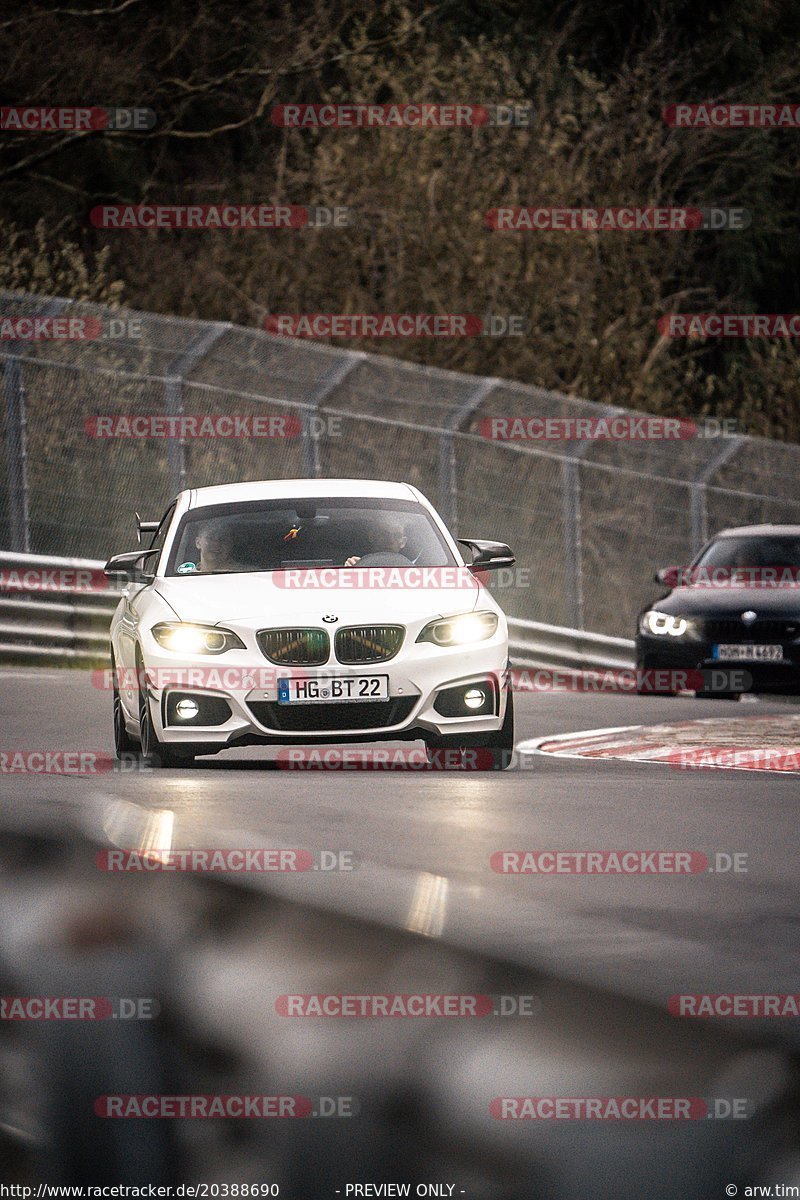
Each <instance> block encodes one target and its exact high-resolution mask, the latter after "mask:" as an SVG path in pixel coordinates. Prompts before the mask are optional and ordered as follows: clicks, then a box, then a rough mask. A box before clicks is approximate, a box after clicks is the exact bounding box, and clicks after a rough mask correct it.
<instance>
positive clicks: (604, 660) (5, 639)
mask: <svg viewBox="0 0 800 1200" xmlns="http://www.w3.org/2000/svg"><path fill="white" fill-rule="evenodd" d="M102 570H103V563H102V562H100V561H99V560H95V559H89V558H50V557H45V556H41V555H37V554H12V553H8V552H0V663H5V664H10V663H31V664H35V663H37V662H50V661H54V662H59V663H62V664H64V665H74V666H84V665H89V664H92V663H97V662H99V661H101V660H105V659H106V658H107V648H108V626H109V624H110V621H111V617H112V614H113V612H114V609H115V607H116V605H117V601H118V600H119V594H120V593H119V589H117V588H115V587H114V585H113V583H112V582H111V581H110V580H109V581H108V587H107V588H105V587H104V588H103V589H102V590H99V591H98V590H89V589H80V588H78V589H76V588H71V587H64V586H58V576H59V575H60V574H64V575H65V574H66V573H68V572H76V573H77V572H83V573H84V574H85V575H89V576H91V578H92V580H95V581H96V580H97V579H98V577H100V578H102ZM32 571H36V572H37V573H39V574H37V578H33V577H31V576H30V572H32ZM44 572H49V573H52V574H53V575H54V576H56V579H55V580H54V581H53V585H52V586H49V585H48V581H47V579H46V578H45V580H44V583H43V582H42V579H41V573H44ZM508 625H509V631H510V634H511V639H510V645H511V660H512V663H513V664H514V666H518V667H557V668H565V669H567V670H569V669H572V670H581V669H583V668H600V669H603V670H618V669H623V668H626V667H632V666H633V661H634V660H633V641H632V640H629V639H627V638H618V637H608V636H606V635H605V634H600V633H586V632H585V631H583V630H577V629H565V628H563V627H562V626H560V625H546V624H543V623H542V622H539V621H522V620H517V619H515V618H510V619H509V622H508Z"/></svg>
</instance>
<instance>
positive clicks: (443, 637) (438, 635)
mask: <svg viewBox="0 0 800 1200" xmlns="http://www.w3.org/2000/svg"><path fill="white" fill-rule="evenodd" d="M496 630H497V613H493V612H477V613H462V614H461V615H460V616H458V617H448V618H447V619H446V620H444V621H431V623H430V625H426V626H425V628H424V629H423V630H422V632H421V633H420V635H419V636H418V638H417V641H418V642H433V643H434V644H435V645H436V646H467V645H469V643H470V642H485V641H486V639H487V638H490V637H492V636H493V635H494V633H495V632H496Z"/></svg>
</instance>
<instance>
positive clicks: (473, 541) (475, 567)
mask: <svg viewBox="0 0 800 1200" xmlns="http://www.w3.org/2000/svg"><path fill="white" fill-rule="evenodd" d="M458 540H459V542H460V543H461V545H462V546H469V548H470V550H472V552H473V558H472V562H471V563H470V564H469V569H470V571H497V570H499V569H500V567H513V565H514V563H515V562H516V561H517V560H516V558H515V557H514V555H513V553H512V552H511V550H510V549H509V548H508V546H507V545H506V544H505V542H485V541H482V540H480V539H478V538H459V539H458Z"/></svg>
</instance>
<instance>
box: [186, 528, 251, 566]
mask: <svg viewBox="0 0 800 1200" xmlns="http://www.w3.org/2000/svg"><path fill="white" fill-rule="evenodd" d="M194 544H195V546H197V549H198V550H199V551H200V562H199V564H198V567H197V569H198V571H240V570H242V564H241V563H238V562H237V561H236V559H235V557H234V554H233V550H232V549H231V544H230V537H229V536H228V534H227V533H226V532H225V529H224V527H223V526H221V525H212V524H208V525H204V526H203V527H202V529H201V530H200V532H199V533H198V535H197V537H196V538H195V540H194Z"/></svg>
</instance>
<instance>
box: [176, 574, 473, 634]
mask: <svg viewBox="0 0 800 1200" xmlns="http://www.w3.org/2000/svg"><path fill="white" fill-rule="evenodd" d="M351 574H352V573H351ZM459 583H460V584H461V583H463V586H458V587H427V588H414V587H397V588H391V587H389V588H356V587H303V588H288V587H285V586H280V585H279V584H277V583H276V582H275V576H274V575H273V574H272V573H271V572H266V571H262V572H257V573H253V574H236V575H206V576H202V575H196V576H183V577H182V578H180V579H175V578H169V579H165V578H159V579H157V580H156V583H155V590H156V591H157V592H158V593H159V595H160V596H162V597H163V599H164V600H166V602H167V603H168V604H169V605H170V607H171V608H172V609H174V611H175V612H176V613H177V615H178V617H179V618H180V619H181V620H182V621H198V622H204V623H205V624H209V625H217V624H220V625H232V624H238V625H244V626H246V627H248V628H253V629H261V628H263V627H264V626H270V625H272V626H274V625H292V624H294V623H296V622H298V621H304V622H310V623H312V624H314V625H317V624H318V623H319V622H320V621H321V620H322V618H323V616H326V615H328V614H332V615H335V616H336V617H338V622H337V623H338V624H350V623H352V622H360V621H370V622H379V621H387V622H396V621H399V622H401V623H402V622H407V621H413V620H416V619H419V620H421V619H423V618H425V617H430V618H431V619H432V618H434V617H438V616H450V615H451V614H452V613H456V612H470V611H472V609H474V608H475V606H476V605H477V603H478V600H479V598H480V597H483V600H484V602H485V603H486V606H487V607H489V608H492V609H494V608H496V605H495V604H494V602H493V601H492V600H491V599H490V598H489V594H488V592H486V591H485V590H484V589H483V588H482V587H481V586H480V584H479V583H478V582H477V581H476V580H475V579H474V578H473V577H472V576H471V575H470V574H469V572H467V571H466V570H465V571H462V572H461V573H460V576H459Z"/></svg>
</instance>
